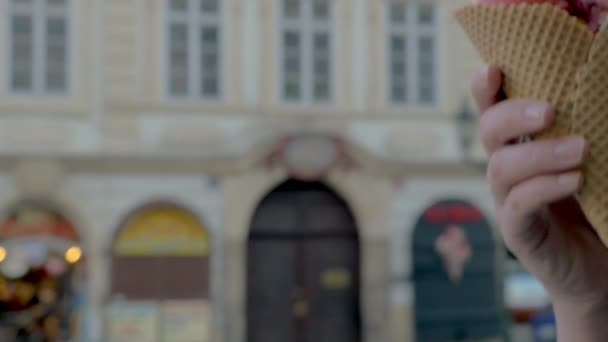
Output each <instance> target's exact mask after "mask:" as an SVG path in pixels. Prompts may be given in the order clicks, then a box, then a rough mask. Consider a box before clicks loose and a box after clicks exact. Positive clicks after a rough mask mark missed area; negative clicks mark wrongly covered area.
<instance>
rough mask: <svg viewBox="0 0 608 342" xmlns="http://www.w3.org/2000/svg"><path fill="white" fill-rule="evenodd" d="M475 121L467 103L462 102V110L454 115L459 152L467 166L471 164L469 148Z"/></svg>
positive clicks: (471, 142)
mask: <svg viewBox="0 0 608 342" xmlns="http://www.w3.org/2000/svg"><path fill="white" fill-rule="evenodd" d="M475 119H476V114H475V112H473V110H472V109H471V107H470V106H469V103H468V101H464V103H463V105H462V108H461V109H460V111H459V112H458V113H457V115H456V125H457V128H458V138H459V143H460V151H461V152H462V156H463V159H464V161H465V162H466V163H467V164H468V163H471V162H472V158H471V148H472V146H473V142H474V141H475V134H476V125H475Z"/></svg>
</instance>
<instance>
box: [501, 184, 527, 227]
mask: <svg viewBox="0 0 608 342" xmlns="http://www.w3.org/2000/svg"><path fill="white" fill-rule="evenodd" d="M523 208H524V203H523V200H522V197H521V196H519V191H517V190H514V191H512V192H511V193H510V194H509V196H507V198H506V199H505V203H504V207H503V210H504V211H505V212H504V215H505V219H507V220H513V219H515V218H519V217H520V216H522V213H523V212H524V209H523Z"/></svg>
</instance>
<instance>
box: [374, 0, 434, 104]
mask: <svg viewBox="0 0 608 342" xmlns="http://www.w3.org/2000/svg"><path fill="white" fill-rule="evenodd" d="M395 2H401V3H403V4H404V5H405V6H406V9H405V10H406V13H405V14H406V15H405V23H404V24H403V25H400V27H395V26H396V25H395V24H394V23H393V21H392V17H391V6H392V5H393V4H394V3H395ZM420 5H430V6H432V8H433V15H434V17H433V23H432V24H430V25H428V24H427V25H424V26H422V27H421V24H419V22H418V10H419V6H420ZM383 7H384V23H385V24H384V29H385V32H384V46H385V48H384V51H385V65H386V67H385V69H384V74H385V80H386V81H385V89H386V90H385V92H384V93H385V101H386V103H387V104H388V105H389V107H391V108H395V109H400V108H404V107H407V108H416V109H421V110H435V109H436V108H437V107H438V106H439V105H440V103H441V94H440V78H441V72H440V32H441V27H440V26H441V20H440V19H441V18H440V12H439V5H438V2H437V1H435V0H414V1H408V0H388V1H386V2H384V6H383ZM395 34H398V35H399V36H400V37H403V38H405V40H406V44H405V49H406V50H405V59H406V61H405V68H406V69H405V72H406V78H405V82H406V84H405V85H406V98H405V100H404V101H403V102H398V101H395V100H394V98H393V78H392V64H393V59H392V54H393V49H392V42H391V41H392V38H393V36H394V35H395ZM425 37H430V38H432V42H433V43H432V47H433V52H434V54H433V56H432V60H431V63H432V67H433V73H434V75H433V80H432V83H433V84H432V91H433V93H432V94H433V99H432V101H430V102H423V101H421V99H420V98H421V96H420V92H421V87H420V84H421V82H419V80H420V78H419V77H420V75H419V69H420V68H419V66H420V60H421V59H420V51H419V48H418V43H419V41H420V39H421V38H425Z"/></svg>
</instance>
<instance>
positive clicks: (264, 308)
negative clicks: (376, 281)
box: [247, 180, 361, 342]
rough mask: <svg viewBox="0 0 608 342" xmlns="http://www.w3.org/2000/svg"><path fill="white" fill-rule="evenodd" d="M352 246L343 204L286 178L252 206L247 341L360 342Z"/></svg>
mask: <svg viewBox="0 0 608 342" xmlns="http://www.w3.org/2000/svg"><path fill="white" fill-rule="evenodd" d="M360 324H361V318H360V308H359V244H358V238H357V227H356V224H355V220H354V218H353V215H352V213H351V211H350V209H349V208H348V206H347V204H346V203H345V202H344V201H343V200H342V199H341V198H339V197H338V196H337V195H336V194H335V193H334V192H333V191H332V190H331V189H329V188H328V187H327V186H325V185H323V184H322V183H316V182H314V183H313V182H298V181H292V180H290V181H287V182H285V183H283V184H282V185H280V186H279V187H277V188H275V189H274V190H273V191H272V192H271V193H270V194H268V195H267V196H266V197H265V198H264V199H263V200H262V201H261V203H260V204H259V206H258V208H257V210H256V211H255V214H254V215H253V221H252V223H251V231H250V236H249V242H248V258H247V341H248V342H313V341H314V342H357V341H360V335H361V333H360V329H361V326H360Z"/></svg>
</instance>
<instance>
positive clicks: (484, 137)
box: [479, 115, 497, 148]
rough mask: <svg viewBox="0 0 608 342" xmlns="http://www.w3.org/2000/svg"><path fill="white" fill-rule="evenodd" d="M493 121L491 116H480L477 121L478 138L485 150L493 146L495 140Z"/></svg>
mask: <svg viewBox="0 0 608 342" xmlns="http://www.w3.org/2000/svg"><path fill="white" fill-rule="evenodd" d="M493 121H494V118H493V116H491V115H482V116H481V119H480V120H479V136H480V137H481V141H482V142H483V143H484V145H485V146H486V148H490V147H491V146H493V145H494V144H495V143H494V142H495V141H496V140H497V136H496V133H495V132H494V123H493Z"/></svg>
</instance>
